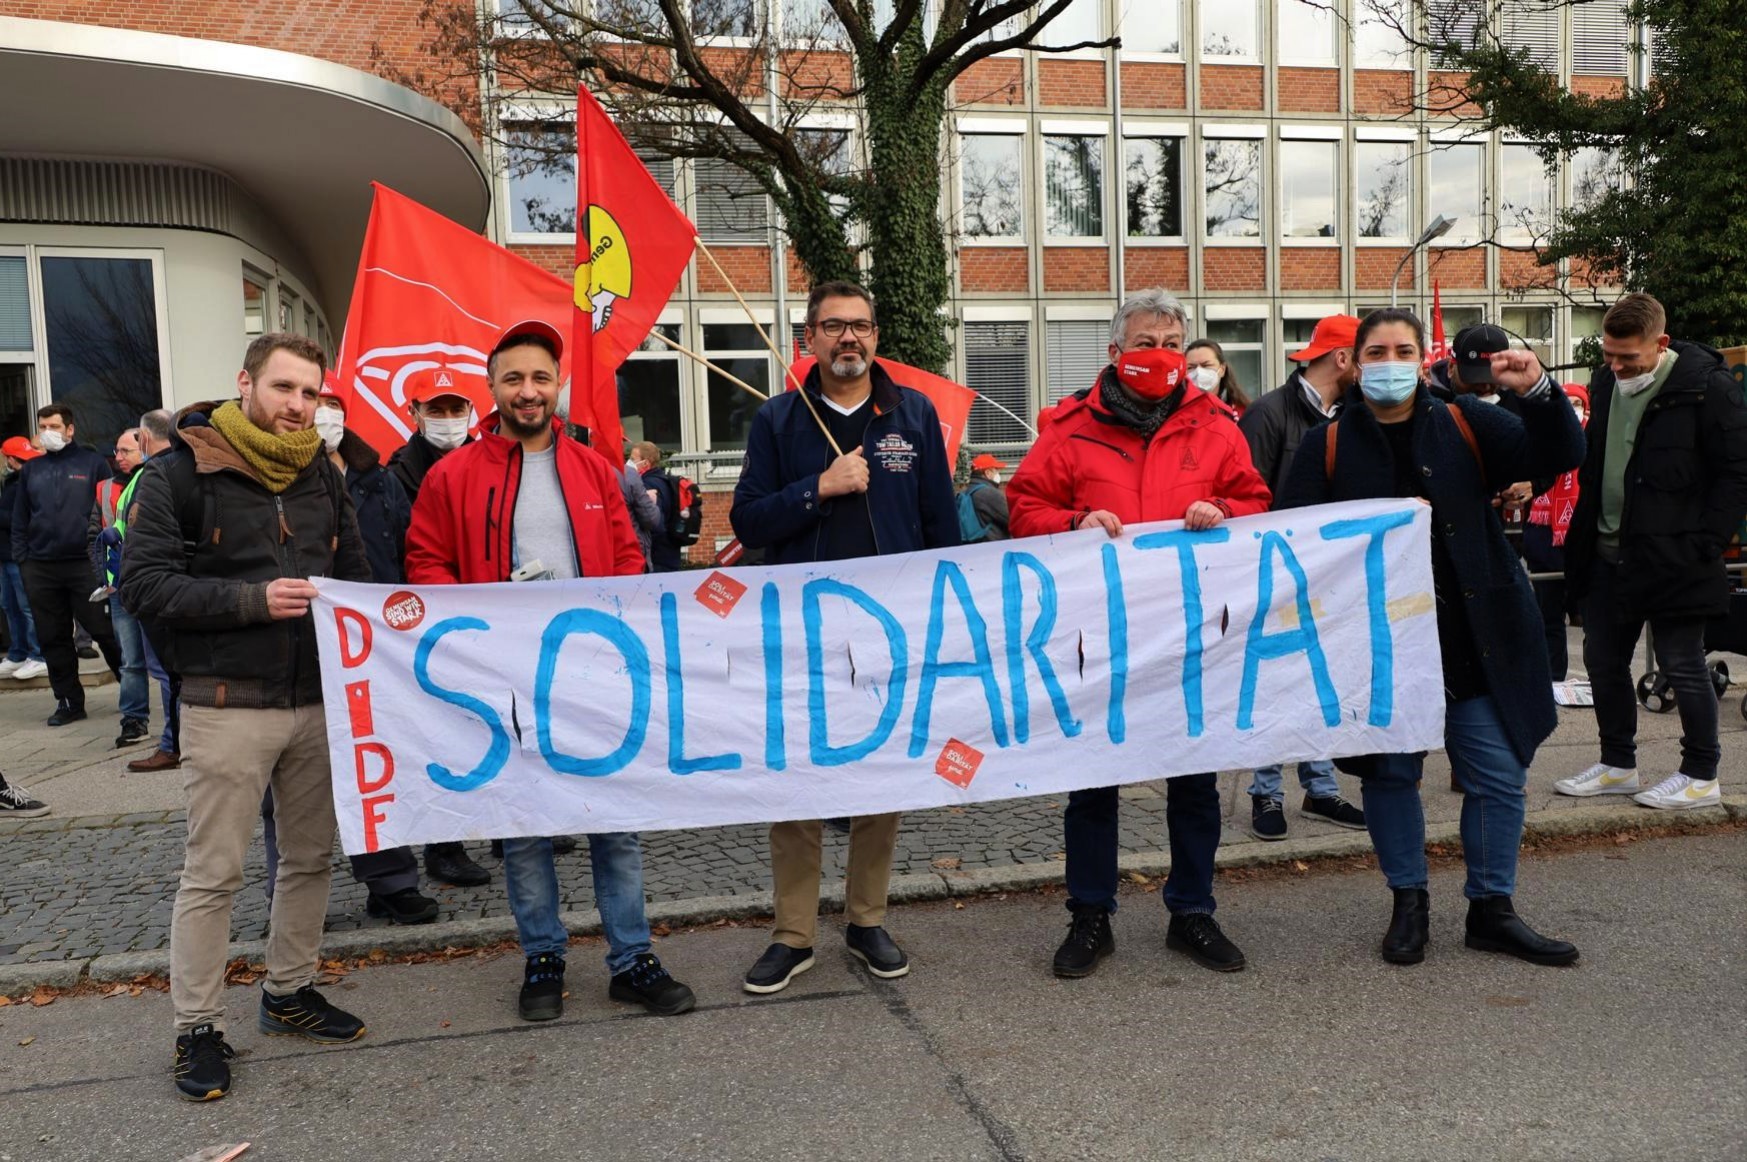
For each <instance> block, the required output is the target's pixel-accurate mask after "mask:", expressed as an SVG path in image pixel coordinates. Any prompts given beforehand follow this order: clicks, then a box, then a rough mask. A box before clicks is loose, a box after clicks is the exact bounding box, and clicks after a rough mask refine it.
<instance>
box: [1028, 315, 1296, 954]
mask: <svg viewBox="0 0 1747 1162" xmlns="http://www.w3.org/2000/svg"><path fill="white" fill-rule="evenodd" d="M1186 322H1187V315H1186V313H1185V312H1184V310H1183V307H1182V305H1181V304H1180V303H1178V302H1177V300H1176V299H1175V298H1173V297H1172V296H1171V295H1169V294H1167V293H1166V292H1164V291H1162V290H1150V291H1141V292H1139V293H1137V294H1135V295H1132V296H1130V297H1129V299H1128V300H1127V301H1125V302H1124V303H1123V304H1122V306H1121V308H1120V309H1119V310H1118V311H1117V312H1116V318H1115V319H1114V320H1113V321H1112V322H1111V325H1110V365H1109V366H1107V367H1106V368H1104V370H1103V371H1102V372H1101V373H1100V374H1099V376H1098V381H1097V382H1096V383H1094V384H1093V385H1092V386H1091V387H1089V388H1087V389H1086V390H1085V391H1082V392H1080V393H1078V394H1077V395H1074V396H1072V397H1070V398H1068V399H1066V400H1063V401H1062V402H1061V403H1060V404H1059V405H1057V406H1056V407H1055V408H1054V409H1053V410H1052V413H1051V415H1050V418H1049V421H1048V424H1047V426H1045V427H1044V429H1043V431H1042V433H1041V434H1040V435H1039V436H1038V438H1037V443H1036V444H1035V445H1033V446H1032V449H1031V451H1030V452H1029V453H1028V454H1027V455H1026V457H1025V461H1024V463H1022V464H1020V465H1019V471H1018V472H1016V473H1014V474H1013V480H1012V482H1011V483H1009V484H1008V485H1007V500H1008V504H1009V506H1010V509H1011V514H1012V516H1011V522H1012V525H1011V527H1012V530H1013V535H1014V536H1015V537H1034V536H1040V535H1043V534H1046V533H1065V532H1069V531H1072V530H1074V529H1085V528H1093V527H1096V528H1101V529H1103V530H1104V532H1105V534H1106V535H1108V536H1111V537H1120V536H1122V533H1123V526H1124V524H1138V523H1142V522H1146V521H1161V520H1181V521H1182V522H1183V523H1184V524H1185V525H1186V526H1187V527H1188V528H1191V529H1210V528H1212V527H1213V526H1214V525H1217V524H1218V523H1219V522H1220V521H1222V520H1224V519H1225V518H1226V517H1231V516H1250V515H1252V514H1254V513H1259V512H1266V511H1267V510H1268V503H1269V501H1270V499H1271V497H1270V495H1269V493H1268V486H1267V484H1266V483H1264V482H1263V480H1262V477H1261V475H1260V474H1259V473H1258V472H1257V471H1256V469H1255V467H1254V465H1253V464H1251V462H1250V448H1249V443H1248V441H1246V440H1245V439H1244V436H1243V433H1242V432H1240V431H1239V430H1238V426H1237V423H1236V417H1235V416H1234V415H1233V414H1232V411H1231V409H1230V408H1228V407H1227V406H1226V405H1225V404H1223V403H1221V402H1219V400H1218V399H1216V398H1215V397H1214V396H1212V395H1210V394H1208V393H1206V392H1202V391H1199V390H1196V389H1194V388H1193V387H1190V386H1188V382H1189V381H1188V375H1187V367H1186V365H1185V363H1184V361H1183V353H1182V348H1183V335H1184V326H1185V323H1186ZM1165 787H1166V790H1165V796H1166V798H1165V823H1166V826H1167V828H1168V829H1169V831H1170V836H1171V874H1170V876H1169V877H1168V878H1167V879H1166V880H1165V890H1164V898H1165V907H1167V908H1169V909H1170V912H1171V922H1170V927H1169V929H1168V930H1167V932H1166V936H1165V943H1166V945H1167V946H1169V947H1171V948H1174V949H1176V950H1177V951H1179V952H1182V953H1185V954H1186V955H1188V956H1189V957H1190V958H1192V959H1193V960H1194V961H1195V962H1196V963H1198V964H1200V965H1202V966H1204V967H1206V968H1210V969H1213V970H1215V971H1217V972H1237V971H1238V970H1240V969H1242V968H1243V967H1244V955H1243V953H1242V952H1241V951H1239V950H1238V948H1237V946H1236V945H1234V944H1233V943H1232V942H1231V941H1230V940H1228V939H1226V937H1225V934H1224V933H1223V932H1221V931H1220V929H1219V924H1218V923H1217V922H1216V921H1215V920H1214V919H1213V908H1214V903H1213V856H1214V853H1215V852H1216V851H1217V850H1218V848H1219V828H1220V808H1219V784H1218V780H1217V777H1216V776H1215V775H1214V774H1213V773H1212V772H1209V773H1207V774H1202V775H1182V776H1179V777H1178V778H1174V779H1171V780H1169V781H1168V782H1167V783H1166V784H1165ZM1117 804H1118V799H1117V794H1116V788H1115V787H1101V788H1098V789H1096V790H1089V791H1075V792H1073V793H1072V794H1071V795H1069V796H1068V809H1067V812H1066V814H1065V815H1064V816H1063V827H1064V830H1065V831H1066V838H1067V843H1066V847H1067V856H1068V861H1067V882H1068V910H1069V911H1070V912H1071V913H1072V914H1073V920H1072V922H1071V923H1070V925H1069V927H1068V936H1067V939H1066V940H1064V941H1063V942H1062V945H1061V947H1060V948H1059V949H1057V950H1056V954H1055V965H1054V967H1055V974H1056V975H1057V976H1060V977H1082V976H1090V975H1091V974H1092V972H1093V971H1094V970H1095V969H1096V968H1097V967H1098V962H1099V961H1100V960H1102V959H1103V958H1104V957H1106V956H1108V955H1110V953H1112V952H1114V951H1115V950H1116V941H1115V938H1114V937H1113V936H1112V935H1111V932H1110V913H1111V912H1113V911H1115V910H1116V817H1117Z"/></svg>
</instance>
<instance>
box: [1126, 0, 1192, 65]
mask: <svg viewBox="0 0 1747 1162" xmlns="http://www.w3.org/2000/svg"><path fill="white" fill-rule="evenodd" d="M1120 3H1121V5H1122V7H1121V10H1120V12H1121V15H1120V16H1119V18H1118V23H1117V27H1116V32H1117V34H1118V35H1119V36H1121V37H1122V48H1123V51H1125V52H1163V53H1171V54H1173V55H1175V54H1177V53H1180V52H1182V51H1183V6H1182V3H1181V0H1120Z"/></svg>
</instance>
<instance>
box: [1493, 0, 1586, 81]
mask: <svg viewBox="0 0 1747 1162" xmlns="http://www.w3.org/2000/svg"><path fill="white" fill-rule="evenodd" d="M1564 7H1565V5H1564V4H1563V3H1553V4H1549V3H1547V2H1546V0H1502V2H1501V3H1500V4H1499V6H1498V37H1499V40H1500V41H1501V42H1503V43H1504V44H1508V45H1510V46H1511V47H1512V48H1513V49H1517V50H1523V49H1526V50H1528V54H1529V59H1530V60H1531V61H1533V62H1534V63H1535V64H1537V65H1539V66H1540V67H1541V68H1543V69H1546V70H1547V71H1548V72H1552V73H1556V72H1558V71H1559V22H1560V14H1561V11H1562V10H1563V9H1564ZM1574 7H1575V8H1577V9H1578V10H1581V9H1583V8H1584V7H1586V5H1583V4H1577V5H1574Z"/></svg>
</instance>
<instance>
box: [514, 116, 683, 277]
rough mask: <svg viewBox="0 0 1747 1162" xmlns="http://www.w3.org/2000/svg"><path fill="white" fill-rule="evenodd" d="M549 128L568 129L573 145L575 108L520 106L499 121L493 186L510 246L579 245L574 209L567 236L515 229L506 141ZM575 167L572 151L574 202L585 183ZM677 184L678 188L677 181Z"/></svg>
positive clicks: (571, 183) (575, 159)
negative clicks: (527, 131) (524, 131)
mask: <svg viewBox="0 0 1747 1162" xmlns="http://www.w3.org/2000/svg"><path fill="white" fill-rule="evenodd" d="M546 126H563V127H565V128H568V130H569V131H570V136H571V140H572V141H574V140H575V139H576V108H575V106H574V105H572V106H571V107H570V108H569V109H564V108H562V107H560V106H557V105H552V106H546V105H544V104H540V105H521V106H517V107H516V108H514V109H511V110H506V111H505V112H504V113H502V114H500V115H499V117H498V119H497V133H498V136H497V140H496V141H495V142H494V147H495V148H494V152H495V153H496V154H497V155H498V156H497V158H496V159H495V160H496V161H497V164H496V166H495V167H494V168H495V169H496V171H497V172H496V175H495V176H496V181H495V183H494V184H495V185H496V187H497V192H498V204H499V205H500V206H501V207H502V211H501V213H502V218H501V220H500V223H499V224H500V228H501V229H502V231H503V239H504V241H505V242H506V243H508V244H511V245H517V244H519V245H524V246H563V245H567V244H568V245H571V246H574V245H576V230H575V223H576V213H575V210H574V208H573V209H572V211H571V226H572V228H571V230H569V231H568V232H566V233H547V232H543V231H537V230H517V229H516V228H515V221H516V219H515V213H516V211H515V187H514V185H513V178H512V176H511V174H510V169H511V164H510V155H509V151H510V145H509V143H508V141H507V138H508V135H509V134H511V133H512V132H514V131H516V130H517V129H536V128H544V127H546ZM576 166H577V158H576V156H575V151H574V150H572V156H571V162H570V188H571V201H572V202H574V201H575V200H576V193H577V190H578V189H579V188H580V187H579V184H578V183H580V182H581V181H582V175H581V174H580V173H579V172H578V170H577V168H576ZM675 184H676V185H677V181H676V183H675Z"/></svg>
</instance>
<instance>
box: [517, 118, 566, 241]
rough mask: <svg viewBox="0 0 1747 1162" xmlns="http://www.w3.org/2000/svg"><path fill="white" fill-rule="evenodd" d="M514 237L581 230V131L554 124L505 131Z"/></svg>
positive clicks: (519, 126) (520, 126) (521, 126)
mask: <svg viewBox="0 0 1747 1162" xmlns="http://www.w3.org/2000/svg"><path fill="white" fill-rule="evenodd" d="M504 172H505V177H506V178H507V180H508V182H509V210H510V233H512V234H572V233H574V232H575V230H576V130H575V128H574V127H572V126H570V125H566V124H563V123H560V122H551V123H548V124H544V125H517V126H511V127H508V128H507V129H506V130H505V131H504Z"/></svg>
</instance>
